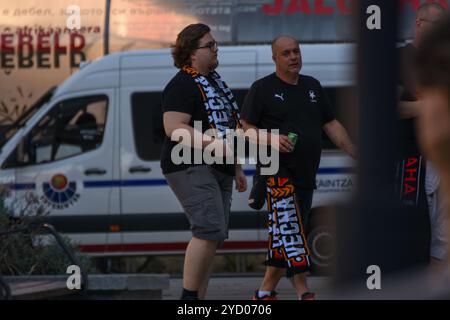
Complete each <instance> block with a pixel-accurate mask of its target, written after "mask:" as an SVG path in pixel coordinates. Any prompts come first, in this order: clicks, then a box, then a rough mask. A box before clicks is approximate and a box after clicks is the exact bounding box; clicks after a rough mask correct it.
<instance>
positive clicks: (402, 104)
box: [397, 86, 420, 119]
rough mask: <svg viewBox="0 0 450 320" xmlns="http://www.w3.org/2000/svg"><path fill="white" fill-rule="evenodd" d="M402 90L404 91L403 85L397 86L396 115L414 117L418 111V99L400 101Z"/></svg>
mask: <svg viewBox="0 0 450 320" xmlns="http://www.w3.org/2000/svg"><path fill="white" fill-rule="evenodd" d="M404 92H405V88H404V87H402V86H397V99H398V106H397V108H398V117H399V118H400V119H412V118H416V117H417V116H418V115H419V112H420V102H419V101H400V99H401V98H402V95H403V93H404Z"/></svg>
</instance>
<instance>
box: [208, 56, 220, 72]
mask: <svg viewBox="0 0 450 320" xmlns="http://www.w3.org/2000/svg"><path fill="white" fill-rule="evenodd" d="M218 66H219V60H217V58H216V59H214V60H213V61H211V63H210V64H209V72H213V71H214V70H216V68H217V67H218Z"/></svg>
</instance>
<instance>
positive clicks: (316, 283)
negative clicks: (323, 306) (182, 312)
mask: <svg viewBox="0 0 450 320" xmlns="http://www.w3.org/2000/svg"><path fill="white" fill-rule="evenodd" d="M262 279H263V274H260V275H259V274H258V275H250V276H249V275H245V274H244V275H238V276H237V275H223V276H214V277H212V278H211V279H210V281H209V286H208V291H207V294H206V300H251V298H252V295H253V293H254V291H255V290H256V289H257V288H258V287H259V285H260V283H261V281H262ZM308 286H309V288H310V291H313V292H315V293H316V298H317V300H328V299H331V298H332V293H331V289H330V288H329V277H324V276H310V277H308ZM181 289H182V279H181V278H171V279H170V285H169V289H166V290H163V296H162V299H163V300H178V299H179V298H180V294H181ZM276 291H277V292H278V298H279V299H280V300H297V295H296V294H295V290H294V287H293V286H292V284H291V282H290V281H289V280H288V279H287V278H286V277H284V278H283V279H281V281H280V283H279V285H278V288H277V290H276Z"/></svg>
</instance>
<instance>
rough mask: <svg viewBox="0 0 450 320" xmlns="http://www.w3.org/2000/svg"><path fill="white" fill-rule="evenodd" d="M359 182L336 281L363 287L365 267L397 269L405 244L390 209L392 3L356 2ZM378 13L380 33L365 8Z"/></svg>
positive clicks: (342, 227)
mask: <svg viewBox="0 0 450 320" xmlns="http://www.w3.org/2000/svg"><path fill="white" fill-rule="evenodd" d="M358 4H359V8H358V12H357V13H358V18H357V19H358V28H359V33H358V44H359V47H358V77H357V78H358V82H357V83H358V86H359V87H358V92H359V93H358V94H359V101H358V103H359V124H358V125H359V139H360V140H359V150H360V157H359V161H358V163H359V169H358V170H359V172H358V173H359V181H358V193H357V195H356V200H355V203H354V205H353V208H351V209H350V210H347V211H346V212H342V213H343V214H342V215H340V217H339V219H338V221H337V224H338V244H337V247H338V249H337V259H338V262H337V274H336V275H337V281H338V284H341V285H342V284H344V283H348V282H352V283H354V285H360V286H361V288H365V287H366V279H367V278H368V275H367V273H366V271H367V267H368V266H370V265H378V266H379V267H380V268H381V270H382V272H383V273H384V274H385V273H388V272H391V271H393V270H396V269H398V268H401V267H402V265H403V263H402V261H401V260H400V259H399V255H398V252H401V250H402V249H403V247H402V246H404V245H406V243H404V241H402V240H403V239H401V235H400V233H401V232H402V230H403V228H404V226H402V224H401V218H402V217H401V214H400V213H399V212H398V211H397V210H395V209H394V208H395V199H394V175H395V146H396V141H395V139H394V137H396V136H397V135H396V131H395V128H396V115H397V113H396V86H397V85H396V82H397V81H396V70H397V68H396V54H395V47H396V35H397V15H398V12H397V2H396V1H381V0H361V1H358ZM372 5H376V6H377V7H378V8H379V9H381V11H380V13H381V29H373V30H371V29H369V28H368V25H367V20H368V19H369V17H370V16H372V14H371V13H368V12H367V9H368V8H369V7H370V6H372Z"/></svg>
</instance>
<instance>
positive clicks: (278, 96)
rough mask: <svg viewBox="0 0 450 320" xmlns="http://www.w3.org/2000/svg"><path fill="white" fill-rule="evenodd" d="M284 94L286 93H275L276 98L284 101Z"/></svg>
mask: <svg viewBox="0 0 450 320" xmlns="http://www.w3.org/2000/svg"><path fill="white" fill-rule="evenodd" d="M283 95H284V93H280V94H274V97H275V98H279V99H281V101H283V102H284V98H283Z"/></svg>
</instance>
